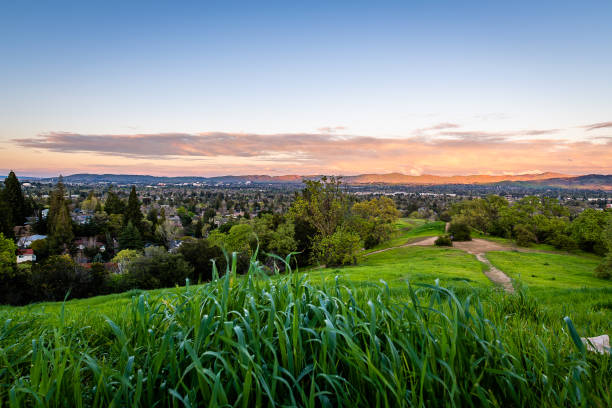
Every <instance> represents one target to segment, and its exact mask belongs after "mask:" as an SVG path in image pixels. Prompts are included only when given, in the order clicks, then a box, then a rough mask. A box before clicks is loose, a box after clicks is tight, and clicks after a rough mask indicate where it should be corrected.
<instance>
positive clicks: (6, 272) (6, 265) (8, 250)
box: [0, 232, 17, 279]
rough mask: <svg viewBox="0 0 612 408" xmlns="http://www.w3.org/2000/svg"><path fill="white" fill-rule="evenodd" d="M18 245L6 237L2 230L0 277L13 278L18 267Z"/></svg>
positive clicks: (0, 237) (0, 238) (0, 234)
mask: <svg viewBox="0 0 612 408" xmlns="http://www.w3.org/2000/svg"><path fill="white" fill-rule="evenodd" d="M16 252H17V245H15V242H14V241H13V240H12V239H10V238H5V237H4V234H3V233H1V232H0V279H5V278H11V277H12V276H13V275H14V273H15V268H16V267H17V260H16V258H15V256H16Z"/></svg>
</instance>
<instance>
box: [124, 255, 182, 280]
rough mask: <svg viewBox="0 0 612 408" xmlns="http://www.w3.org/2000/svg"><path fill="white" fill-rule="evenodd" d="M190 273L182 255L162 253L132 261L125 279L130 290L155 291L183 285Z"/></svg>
mask: <svg viewBox="0 0 612 408" xmlns="http://www.w3.org/2000/svg"><path fill="white" fill-rule="evenodd" d="M192 273H193V267H192V266H191V265H189V264H188V263H187V261H185V258H183V256H182V255H180V254H169V253H167V252H165V251H164V253H156V254H154V255H153V256H143V257H140V258H136V259H135V260H134V261H132V263H131V264H130V267H129V275H128V277H127V279H128V281H129V286H131V288H132V289H157V288H167V287H172V286H176V285H184V284H185V279H187V278H188V277H189V276H191V274H192Z"/></svg>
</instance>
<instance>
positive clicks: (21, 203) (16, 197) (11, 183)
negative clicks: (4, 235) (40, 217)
mask: <svg viewBox="0 0 612 408" xmlns="http://www.w3.org/2000/svg"><path fill="white" fill-rule="evenodd" d="M4 186H5V187H4V197H5V200H6V202H7V204H8V205H9V211H10V212H11V218H12V221H13V222H14V223H15V225H22V224H23V223H24V222H25V217H26V215H27V214H26V205H25V200H24V198H23V192H22V191H21V184H20V183H19V180H17V176H16V175H15V172H13V171H11V172H10V173H9V175H8V177H7V178H6V179H5V180H4Z"/></svg>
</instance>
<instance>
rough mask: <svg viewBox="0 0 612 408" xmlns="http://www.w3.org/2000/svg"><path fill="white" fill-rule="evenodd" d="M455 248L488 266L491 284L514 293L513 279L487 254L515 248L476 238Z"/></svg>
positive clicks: (422, 243) (428, 239) (425, 240)
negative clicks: (494, 263)
mask: <svg viewBox="0 0 612 408" xmlns="http://www.w3.org/2000/svg"><path fill="white" fill-rule="evenodd" d="M437 238H438V237H425V238H421V239H419V240H417V241H413V242H409V243H407V244H404V245H401V246H398V247H392V248H385V249H379V250H378V251H374V252H370V253H368V254H366V256H369V255H372V254H377V253H380V252H384V251H389V250H391V249H396V248H405V247H409V246H431V245H433V244H434V241H435V240H436V239H437ZM453 247H454V248H457V249H459V250H461V251H465V252H467V253H468V254H472V255H474V256H475V257H476V259H478V260H479V261H480V262H482V263H483V264H485V265H486V266H487V268H488V270H487V271H485V272H484V274H485V275H486V276H487V278H489V279H490V280H491V282H493V283H495V284H496V285H498V286H501V287H502V288H503V289H504V290H505V291H506V292H508V293H514V287H513V286H512V279H510V277H509V276H508V275H506V274H505V273H503V272H502V271H501V270H499V269H497V268H496V267H494V266H493V264H492V263H491V261H489V260H488V259H487V257H486V256H485V254H486V253H487V252H489V251H512V250H516V248H515V247H512V246H508V245H502V244H498V243H497V242H492V241H487V240H486V239H480V238H474V239H473V240H471V241H463V242H459V241H457V242H453Z"/></svg>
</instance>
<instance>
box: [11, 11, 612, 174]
mask: <svg viewBox="0 0 612 408" xmlns="http://www.w3.org/2000/svg"><path fill="white" fill-rule="evenodd" d="M127 3H128V2H125V3H123V2H108V1H107V2H61V1H59V2H26V1H20V2H8V1H4V2H1V3H0V55H1V56H2V63H1V64H0V90H1V92H0V159H1V161H2V162H4V163H5V164H4V165H0V170H6V169H8V168H16V169H18V170H20V171H22V172H26V173H37V174H38V173H40V174H43V173H45V174H46V173H56V172H60V171H61V172H71V171H81V170H82V171H101V170H108V171H109V172H126V171H136V170H140V171H137V172H143V171H145V172H151V171H153V172H155V171H160V172H164V173H173V174H187V173H189V174H204V175H206V174H213V173H218V172H220V173H245V172H246V173H253V172H255V173H258V172H271V173H277V174H278V173H286V172H291V173H294V172H297V173H301V172H309V171H312V172H342V173H359V172H385V171H402V172H408V173H414V174H417V173H423V172H428V173H436V174H450V173H453V174H455V173H467V172H480V173H491V172H493V173H499V172H504V171H507V172H520V171H536V170H542V171H546V170H553V171H559V172H567V173H582V172H590V171H593V172H605V170H610V165H609V164H606V162H608V163H609V162H611V161H612V153H609V155H608V156H607V159H610V160H606V156H605V155H603V156H602V157H596V158H593V159H588V158H589V157H590V155H592V152H593V151H601V150H602V149H603V150H604V152H605V150H606V149H608V148H609V147H610V146H609V145H608V144H607V143H608V142H609V140H610V139H606V137H609V136H611V135H612V125H611V126H603V127H600V128H597V129H595V130H593V131H585V128H584V126H588V125H591V124H597V123H607V122H609V121H612V98H610V95H612V79H611V76H610V73H612V24H611V23H610V21H612V2H610V1H605V2H559V1H557V2H497V1H495V2H443V1H428V2H425V1H423V2H304V3H303V4H292V3H291V2H265V3H263V2H244V3H243V2H230V1H228V2H193V3H186V2H181V3H180V4H179V3H178V2H141V3H139V2H129V4H127ZM444 123H447V124H448V123H450V124H453V125H454V127H453V128H452V129H459V130H460V131H461V135H457V134H439V132H438V133H432V132H431V131H429V133H427V132H425V133H424V132H423V131H422V129H425V128H433V127H436V126H439V125H440V124H444ZM543 130H546V131H550V130H554V131H553V132H549V133H538V132H539V131H543ZM214 132H223V133H224V134H229V135H238V136H240V137H238V138H234V139H232V138H230V139H224V140H225V141H226V142H227V143H243V144H246V145H248V146H251V147H253V148H254V149H255V150H257V151H260V153H261V154H259V155H255V156H253V155H250V154H249V155H242V156H232V154H231V151H230V152H228V151H222V152H220V153H214V154H212V153H211V154H207V153H202V152H201V149H196V150H197V152H196V153H194V154H190V153H189V152H187V153H185V152H186V151H187V150H189V149H187V150H185V149H180V151H175V150H173V149H169V153H167V154H164V153H163V152H160V154H156V155H154V154H151V152H150V151H149V150H150V149H148V150H147V151H146V152H144V151H139V150H138V148H134V147H129V148H130V149H133V150H134V149H135V151H125V152H116V151H113V152H109V151H107V150H105V149H104V146H99V147H96V146H93V147H92V143H91V141H92V140H93V139H92V138H91V137H92V136H93V137H96V138H95V140H98V141H100V140H102V141H104V140H107V139H104V137H97V136H108V140H109V141H110V140H114V141H116V140H117V139H116V138H117V137H123V138H126V139H129V140H132V139H134V137H139V136H142V135H149V136H151V137H157V136H159V135H172V137H176V135H183V134H185V135H189V136H194V135H195V136H197V137H199V138H200V139H201V142H202V143H200V144H201V145H204V146H206V144H207V142H208V141H209V138H210V137H211V136H210V135H211V133H214ZM321 133H324V134H327V139H329V140H327V141H323V142H321V143H320V145H317V146H318V147H317V146H312V143H311V142H310V140H313V138H312V137H311V138H310V139H308V143H307V144H308V146H305V147H304V150H303V151H298V152H294V153H293V156H292V152H291V151H289V150H279V149H275V145H277V144H278V140H279V139H278V138H276V139H274V138H270V137H271V135H288V139H291V138H292V137H293V136H295V135H296V134H300V135H302V136H303V138H307V137H308V136H309V135H315V137H314V139H316V140H318V139H317V135H320V134H321ZM58 134H62V135H65V134H68V135H71V137H70V142H67V141H66V139H65V136H62V137H63V139H61V140H60V141H59V142H58V140H59V139H58V138H59V136H57V135H58ZM468 134H473V135H474V136H473V137H469V135H468ZM483 134H485V135H488V137H491V136H492V135H497V137H498V138H497V139H495V140H487V141H485V140H483V139H482V137H481V136H482V135H483ZM544 134H546V135H547V137H548V138H549V139H550V140H549V141H550V144H551V145H552V146H555V147H554V150H553V151H548V153H550V154H556V153H558V152H559V151H563V152H565V153H567V154H568V156H567V157H565V158H564V160H560V161H557V162H553V161H551V162H550V163H542V157H543V155H544V153H545V152H544V151H541V152H539V153H540V154H539V155H538V156H534V157H533V158H532V159H531V161H525V160H517V161H516V163H514V162H507V163H503V166H504V167H501V164H500V165H499V166H497V165H495V163H494V162H491V163H482V165H481V166H476V165H475V164H474V163H468V162H461V161H460V160H459V161H457V160H455V162H454V163H440V157H438V156H436V155H432V154H431V153H428V152H426V151H425V150H421V155H426V156H427V157H421V156H419V157H412V156H410V155H409V154H408V153H409V152H408V150H410V149H413V147H414V143H415V142H421V143H425V144H426V143H430V142H432V141H433V143H438V142H439V140H440V139H448V138H451V139H452V138H457V137H459V138H462V140H463V142H464V143H466V144H465V145H464V147H470V146H472V145H471V144H473V143H475V142H476V143H477V146H475V147H474V146H472V147H474V148H475V149H476V150H474V152H479V151H483V152H484V150H478V149H481V148H483V146H482V144H483V143H485V147H486V142H488V143H489V144H488V146H489V150H487V151H488V152H489V154H493V153H495V152H497V151H500V149H502V150H512V149H514V150H516V154H517V155H519V156H521V158H522V156H523V155H524V151H525V149H523V147H524V146H520V148H516V143H522V144H524V143H526V141H527V140H531V139H537V140H538V143H539V141H541V139H542V135H544ZM50 135H51V136H52V137H50ZM54 135H55V136H54ZM244 135H251V138H256V139H257V140H258V141H259V143H260V144H259V145H253V141H252V140H251V139H248V140H246V141H245V140H244V138H242V136H244ZM77 136H78V137H77ZM113 137H114V138H113ZM360 137H361V138H363V137H367V138H369V137H372V138H379V139H380V140H381V142H380V143H381V151H385V152H386V153H385V154H383V153H379V154H376V155H372V157H368V159H369V160H365V161H364V157H363V155H364V154H363V153H360V152H359V145H358V144H355V143H352V144H351V147H350V149H349V148H347V150H346V151H343V152H345V155H349V154H350V155H352V156H347V157H343V160H338V158H334V157H328V156H326V155H325V154H323V153H322V152H325V151H326V150H328V149H329V146H330V143H331V144H332V145H333V146H335V147H336V148H338V143H335V142H337V141H338V140H339V139H343V140H344V139H350V140H353V139H355V138H360ZM479 137H480V139H479ZM499 138H502V139H503V140H499ZM200 139H198V140H196V143H195V144H198V143H199V142H200ZM396 139H397V140H400V141H405V144H400V145H399V147H398V146H397V145H396V144H395V142H394V140H396ZM475 139H476V140H475ZM139 140H141V142H142V143H146V142H147V140H149V139H146V138H143V139H139ZM156 140H157V139H156ZM173 140H174V139H172V138H169V139H168V141H169V143H173V142H172V141H173ZM189 140H192V139H189ZM283 140H284V139H283ZM291 140H295V139H291ZM300 140H301V139H300ZM355 141H356V140H355ZM71 143H72V144H71ZM299 143H302V141H300V142H299ZM385 143H386V144H385ZM534 143H536V142H534ZM102 144H105V143H104V142H102ZM281 144H282V143H281ZM593 144H595V148H593V147H594V146H592V145H593ZM391 145H393V146H396V147H395V148H397V149H399V150H400V153H401V154H399V155H398V157H388V156H386V155H391V154H392V152H393V149H392V148H391ZM160 146H163V144H161V145H160ZM266 146H267V147H266ZM368 146H370V149H371V146H372V145H371V144H368ZM462 146H463V145H462ZM538 146H540V145H538ZM560 146H561V147H560ZM438 147H440V148H441V149H447V150H445V152H446V156H447V157H448V156H452V157H455V156H456V155H457V153H458V150H456V149H454V148H453V147H451V146H447V145H446V144H444V143H442V144H440V145H439V146H438ZM453 149H454V150H453ZM574 152H575V154H574ZM16 153H19V154H16ZM565 153H564V154H565ZM570 153H571V154H570ZM24 156H27V157H24ZM17 157H20V160H17V159H16V158H17ZM125 157H129V158H130V159H131V161H132V164H133V167H130V166H129V165H128V164H127V163H126V162H125V160H122V159H121V158H123V159H125ZM24 158H25V159H27V160H23V159H24ZM566 159H567V160H566ZM598 160H600V161H598ZM292 163H293V165H292ZM364 163H365V164H366V165H367V166H366V167H364ZM564 163H565V164H564ZM104 166H107V167H104ZM301 169H303V171H301ZM149 170H150V171H149Z"/></svg>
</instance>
